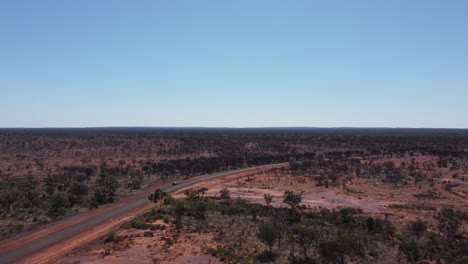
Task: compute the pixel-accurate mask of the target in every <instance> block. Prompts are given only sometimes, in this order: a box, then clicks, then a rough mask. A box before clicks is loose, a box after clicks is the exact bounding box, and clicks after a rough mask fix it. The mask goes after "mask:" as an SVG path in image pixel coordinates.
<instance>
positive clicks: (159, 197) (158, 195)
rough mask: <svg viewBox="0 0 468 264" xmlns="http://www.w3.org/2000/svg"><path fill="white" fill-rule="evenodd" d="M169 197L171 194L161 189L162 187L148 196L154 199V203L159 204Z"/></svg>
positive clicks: (151, 199)
mask: <svg viewBox="0 0 468 264" xmlns="http://www.w3.org/2000/svg"><path fill="white" fill-rule="evenodd" d="M167 197H169V195H168V194H167V193H166V192H165V191H163V190H161V189H156V190H155V191H154V193H152V194H150V196H148V200H150V201H152V202H153V203H155V204H157V203H159V202H163V201H164V200H165V199H166V198H167Z"/></svg>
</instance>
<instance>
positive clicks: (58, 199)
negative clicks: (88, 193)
mask: <svg viewBox="0 0 468 264" xmlns="http://www.w3.org/2000/svg"><path fill="white" fill-rule="evenodd" d="M68 207H70V200H69V198H68V195H67V194H66V193H64V192H55V193H54V194H53V195H52V208H51V210H52V212H59V211H60V210H63V209H65V208H68Z"/></svg>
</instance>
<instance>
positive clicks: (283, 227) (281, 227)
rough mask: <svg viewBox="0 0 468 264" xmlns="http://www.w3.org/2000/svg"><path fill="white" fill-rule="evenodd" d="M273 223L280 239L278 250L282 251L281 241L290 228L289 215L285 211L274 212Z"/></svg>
mask: <svg viewBox="0 0 468 264" xmlns="http://www.w3.org/2000/svg"><path fill="white" fill-rule="evenodd" d="M271 223H272V224H273V225H274V226H275V228H276V233H277V237H278V248H279V249H281V239H282V238H283V235H284V234H285V233H286V231H287V230H288V228H289V223H288V219H287V215H286V213H285V212H284V210H281V209H278V210H273V212H272V214H271Z"/></svg>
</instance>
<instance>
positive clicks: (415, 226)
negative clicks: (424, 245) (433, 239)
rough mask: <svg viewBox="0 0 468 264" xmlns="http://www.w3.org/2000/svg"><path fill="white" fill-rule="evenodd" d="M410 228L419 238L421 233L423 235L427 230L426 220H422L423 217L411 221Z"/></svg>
mask: <svg viewBox="0 0 468 264" xmlns="http://www.w3.org/2000/svg"><path fill="white" fill-rule="evenodd" d="M408 230H409V231H410V233H411V234H412V235H415V236H416V237H417V238H418V239H419V238H420V237H421V235H423V234H424V232H426V230H427V225H426V222H424V221H422V220H421V219H418V220H416V221H414V222H410V223H409V224H408Z"/></svg>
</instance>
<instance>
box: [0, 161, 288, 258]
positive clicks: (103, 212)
mask: <svg viewBox="0 0 468 264" xmlns="http://www.w3.org/2000/svg"><path fill="white" fill-rule="evenodd" d="M286 165H287V163H279V164H269V165H262V166H257V167H250V168H244V169H238V170H232V171H225V172H219V173H214V174H209V175H204V176H199V177H196V178H192V179H189V180H186V181H183V182H180V183H179V184H178V185H174V186H169V185H166V186H165V187H163V189H164V190H165V191H166V192H167V193H172V192H175V191H177V190H179V189H182V188H185V187H188V186H190V185H192V184H195V183H199V182H202V181H206V180H210V179H213V178H218V177H223V176H230V175H239V176H246V175H248V174H252V173H255V172H257V171H260V170H265V169H270V168H274V167H283V166H286ZM153 191H154V188H147V189H146V190H145V191H143V192H140V193H138V194H135V195H132V196H130V197H127V198H124V199H122V200H120V201H118V202H116V203H114V204H110V205H106V206H103V207H100V208H98V209H95V210H92V211H89V212H86V213H84V214H80V215H76V216H73V217H70V218H67V219H64V220H61V221H58V222H55V223H52V224H50V225H47V226H45V227H42V228H39V229H37V230H33V231H31V232H26V233H24V234H20V235H18V236H16V237H13V238H10V239H6V240H4V241H0V263H1V264H3V263H44V262H51V261H52V259H57V258H58V257H60V256H62V255H64V254H66V253H68V252H69V251H70V250H71V249H73V248H76V247H79V246H81V245H84V244H86V243H90V242H92V240H94V239H96V238H98V237H101V236H103V235H105V233H106V232H107V231H108V230H110V229H111V228H116V227H118V226H120V225H121V224H123V223H125V222H127V221H130V220H131V219H133V218H134V217H135V216H137V215H138V214H141V213H142V212H144V211H146V210H148V209H149V208H151V207H152V206H153V205H152V203H151V202H150V201H148V199H147V196H148V194H150V193H151V192H153ZM41 254H42V255H41Z"/></svg>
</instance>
